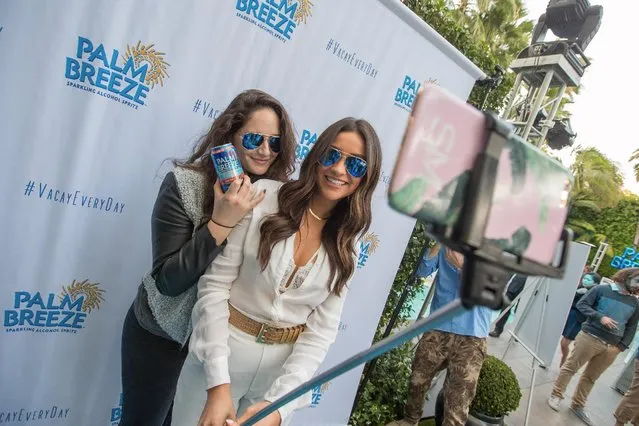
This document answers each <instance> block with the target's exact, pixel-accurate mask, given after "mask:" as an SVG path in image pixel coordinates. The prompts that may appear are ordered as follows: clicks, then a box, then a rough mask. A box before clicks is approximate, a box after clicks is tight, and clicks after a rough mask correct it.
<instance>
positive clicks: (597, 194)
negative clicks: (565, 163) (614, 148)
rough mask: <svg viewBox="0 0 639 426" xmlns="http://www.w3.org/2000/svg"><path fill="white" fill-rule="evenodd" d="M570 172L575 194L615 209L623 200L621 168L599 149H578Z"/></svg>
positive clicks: (575, 151) (601, 205)
mask: <svg viewBox="0 0 639 426" xmlns="http://www.w3.org/2000/svg"><path fill="white" fill-rule="evenodd" d="M574 153H575V161H574V162H573V164H572V166H570V170H571V171H572V173H573V175H574V177H575V186H574V190H573V192H574V193H575V194H583V195H584V196H585V197H587V198H589V199H592V200H596V201H597V204H598V205H599V206H600V207H614V206H615V205H616V204H617V202H619V200H620V199H621V196H622V190H621V187H622V186H623V174H622V173H621V170H620V169H619V166H618V165H617V164H616V163H615V162H613V161H612V160H610V159H609V158H608V157H607V156H606V155H605V154H603V153H602V152H601V151H599V150H598V149H597V148H594V147H588V148H582V147H577V148H576V149H575V150H574Z"/></svg>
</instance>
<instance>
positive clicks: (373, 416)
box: [349, 343, 413, 426]
mask: <svg viewBox="0 0 639 426" xmlns="http://www.w3.org/2000/svg"><path fill="white" fill-rule="evenodd" d="M412 362H413V345H412V344H410V343H406V344H404V345H402V346H400V347H398V348H395V349H393V350H392V351H391V352H389V353H387V354H386V355H384V356H382V357H380V358H379V359H378V361H377V365H376V366H375V370H374V372H373V375H372V376H371V379H370V381H369V382H368V384H367V385H366V387H365V389H364V392H363V393H362V396H361V400H360V404H359V406H358V409H357V410H355V411H354V412H353V414H352V416H351V418H350V421H349V425H352V426H364V425H384V424H386V423H389V422H391V421H393V420H395V419H398V418H401V417H402V416H403V413H404V404H406V398H407V396H408V383H409V381H410V374H411V364H412Z"/></svg>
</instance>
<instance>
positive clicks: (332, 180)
mask: <svg viewBox="0 0 639 426" xmlns="http://www.w3.org/2000/svg"><path fill="white" fill-rule="evenodd" d="M324 177H325V178H326V180H327V181H328V183H330V184H331V185H333V186H344V185H347V184H348V182H345V181H343V180H339V179H336V178H334V177H330V176H324Z"/></svg>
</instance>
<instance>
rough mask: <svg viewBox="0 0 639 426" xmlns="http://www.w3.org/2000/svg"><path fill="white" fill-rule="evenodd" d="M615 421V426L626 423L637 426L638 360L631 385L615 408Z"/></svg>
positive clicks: (638, 418)
mask: <svg viewBox="0 0 639 426" xmlns="http://www.w3.org/2000/svg"><path fill="white" fill-rule="evenodd" d="M615 419H617V425H625V424H626V423H628V422H632V424H633V425H635V426H639V360H636V361H635V374H634V376H632V384H631V385H630V388H628V392H626V394H625V395H624V397H623V399H622V400H621V402H620V403H619V405H618V406H617V410H616V411H615Z"/></svg>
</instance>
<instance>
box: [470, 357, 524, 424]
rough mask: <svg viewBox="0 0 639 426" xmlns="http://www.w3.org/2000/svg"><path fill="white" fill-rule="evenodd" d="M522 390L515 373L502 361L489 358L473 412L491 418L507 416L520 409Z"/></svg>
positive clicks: (483, 367)
mask: <svg viewBox="0 0 639 426" xmlns="http://www.w3.org/2000/svg"><path fill="white" fill-rule="evenodd" d="M520 400H521V390H520V389H519V381H518V380H517V376H515V373H513V371H512V370H511V369H510V367H508V365H506V363H504V362H503V361H501V360H500V359H497V358H495V357H494V356H490V355H489V356H487V357H486V359H485V360H484V364H483V365H482V367H481V373H480V374H479V381H478V382H477V393H476V395H475V399H474V400H473V404H472V406H471V407H470V409H471V410H472V411H475V412H477V413H482V414H486V415H488V416H491V417H500V416H505V415H507V414H508V413H510V412H512V411H515V410H516V409H517V408H518V407H519V401H520Z"/></svg>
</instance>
